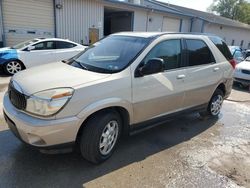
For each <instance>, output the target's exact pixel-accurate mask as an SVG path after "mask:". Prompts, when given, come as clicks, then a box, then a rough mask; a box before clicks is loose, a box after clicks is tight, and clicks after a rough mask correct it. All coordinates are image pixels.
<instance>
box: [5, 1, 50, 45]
mask: <svg viewBox="0 0 250 188" xmlns="http://www.w3.org/2000/svg"><path fill="white" fill-rule="evenodd" d="M3 23H4V34H5V41H6V45H7V46H12V45H14V44H17V43H19V42H22V41H25V40H28V39H31V38H36V37H53V36H54V10H53V1H52V0H42V1H38V0H25V1H20V0H3Z"/></svg>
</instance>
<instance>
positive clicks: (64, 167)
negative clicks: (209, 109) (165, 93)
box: [0, 114, 217, 188]
mask: <svg viewBox="0 0 250 188" xmlns="http://www.w3.org/2000/svg"><path fill="white" fill-rule="evenodd" d="M198 117H199V116H198V114H192V115H188V116H183V117H178V119H175V120H172V121H170V122H167V123H164V124H162V125H160V126H158V127H154V128H152V129H149V130H147V131H144V132H141V133H139V134H137V135H134V136H130V137H127V138H125V139H123V140H122V141H121V143H120V144H119V146H118V147H117V150H116V151H115V153H114V154H113V156H112V157H111V158H110V159H109V160H108V161H106V162H104V163H102V164H100V165H93V164H90V163H88V162H87V161H85V160H84V159H83V158H82V157H81V156H80V154H78V153H69V154H58V155H46V154H41V153H40V152H38V151H37V150H34V149H31V148H29V147H27V146H25V145H23V144H21V142H20V141H19V140H17V139H16V138H15V137H14V136H13V135H12V133H11V132H10V131H3V132H0V182H1V183H0V187H1V186H3V187H5V188H7V187H82V185H83V184H85V183H87V182H89V181H92V180H95V179H96V178H98V177H101V176H103V175H106V174H108V173H111V172H113V171H115V170H117V169H120V168H122V167H125V166H127V165H130V164H132V163H135V162H139V161H142V160H144V159H146V158H147V157H149V156H151V155H154V154H156V153H158V152H161V151H163V150H167V149H169V148H171V147H174V146H175V145H177V144H180V143H182V142H184V141H187V140H189V139H191V138H193V137H195V136H196V135H198V134H200V133H202V132H203V131H205V130H207V129H208V128H209V127H211V126H213V125H214V124H215V123H216V121H217V119H208V120H206V121H203V120H201V119H199V118H198ZM170 162H171V161H170Z"/></svg>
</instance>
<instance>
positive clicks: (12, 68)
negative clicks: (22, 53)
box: [6, 61, 22, 74]
mask: <svg viewBox="0 0 250 188" xmlns="http://www.w3.org/2000/svg"><path fill="white" fill-rule="evenodd" d="M6 69H7V71H8V72H9V73H10V74H15V73H17V72H19V71H21V70H22V65H21V64H20V63H19V62H17V61H11V62H9V63H8V64H7V65H6Z"/></svg>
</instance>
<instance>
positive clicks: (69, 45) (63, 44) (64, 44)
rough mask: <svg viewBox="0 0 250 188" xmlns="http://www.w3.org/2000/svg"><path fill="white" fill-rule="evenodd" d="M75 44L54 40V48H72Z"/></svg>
mask: <svg viewBox="0 0 250 188" xmlns="http://www.w3.org/2000/svg"><path fill="white" fill-rule="evenodd" d="M75 46H76V45H75V44H73V43H70V42H64V41H57V42H56V49H65V48H73V47H75Z"/></svg>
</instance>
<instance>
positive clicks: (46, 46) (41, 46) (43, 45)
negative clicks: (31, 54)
mask: <svg viewBox="0 0 250 188" xmlns="http://www.w3.org/2000/svg"><path fill="white" fill-rule="evenodd" d="M33 46H35V49H34V50H52V49H55V43H54V42H53V41H46V42H39V43H37V44H35V45H33Z"/></svg>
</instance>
